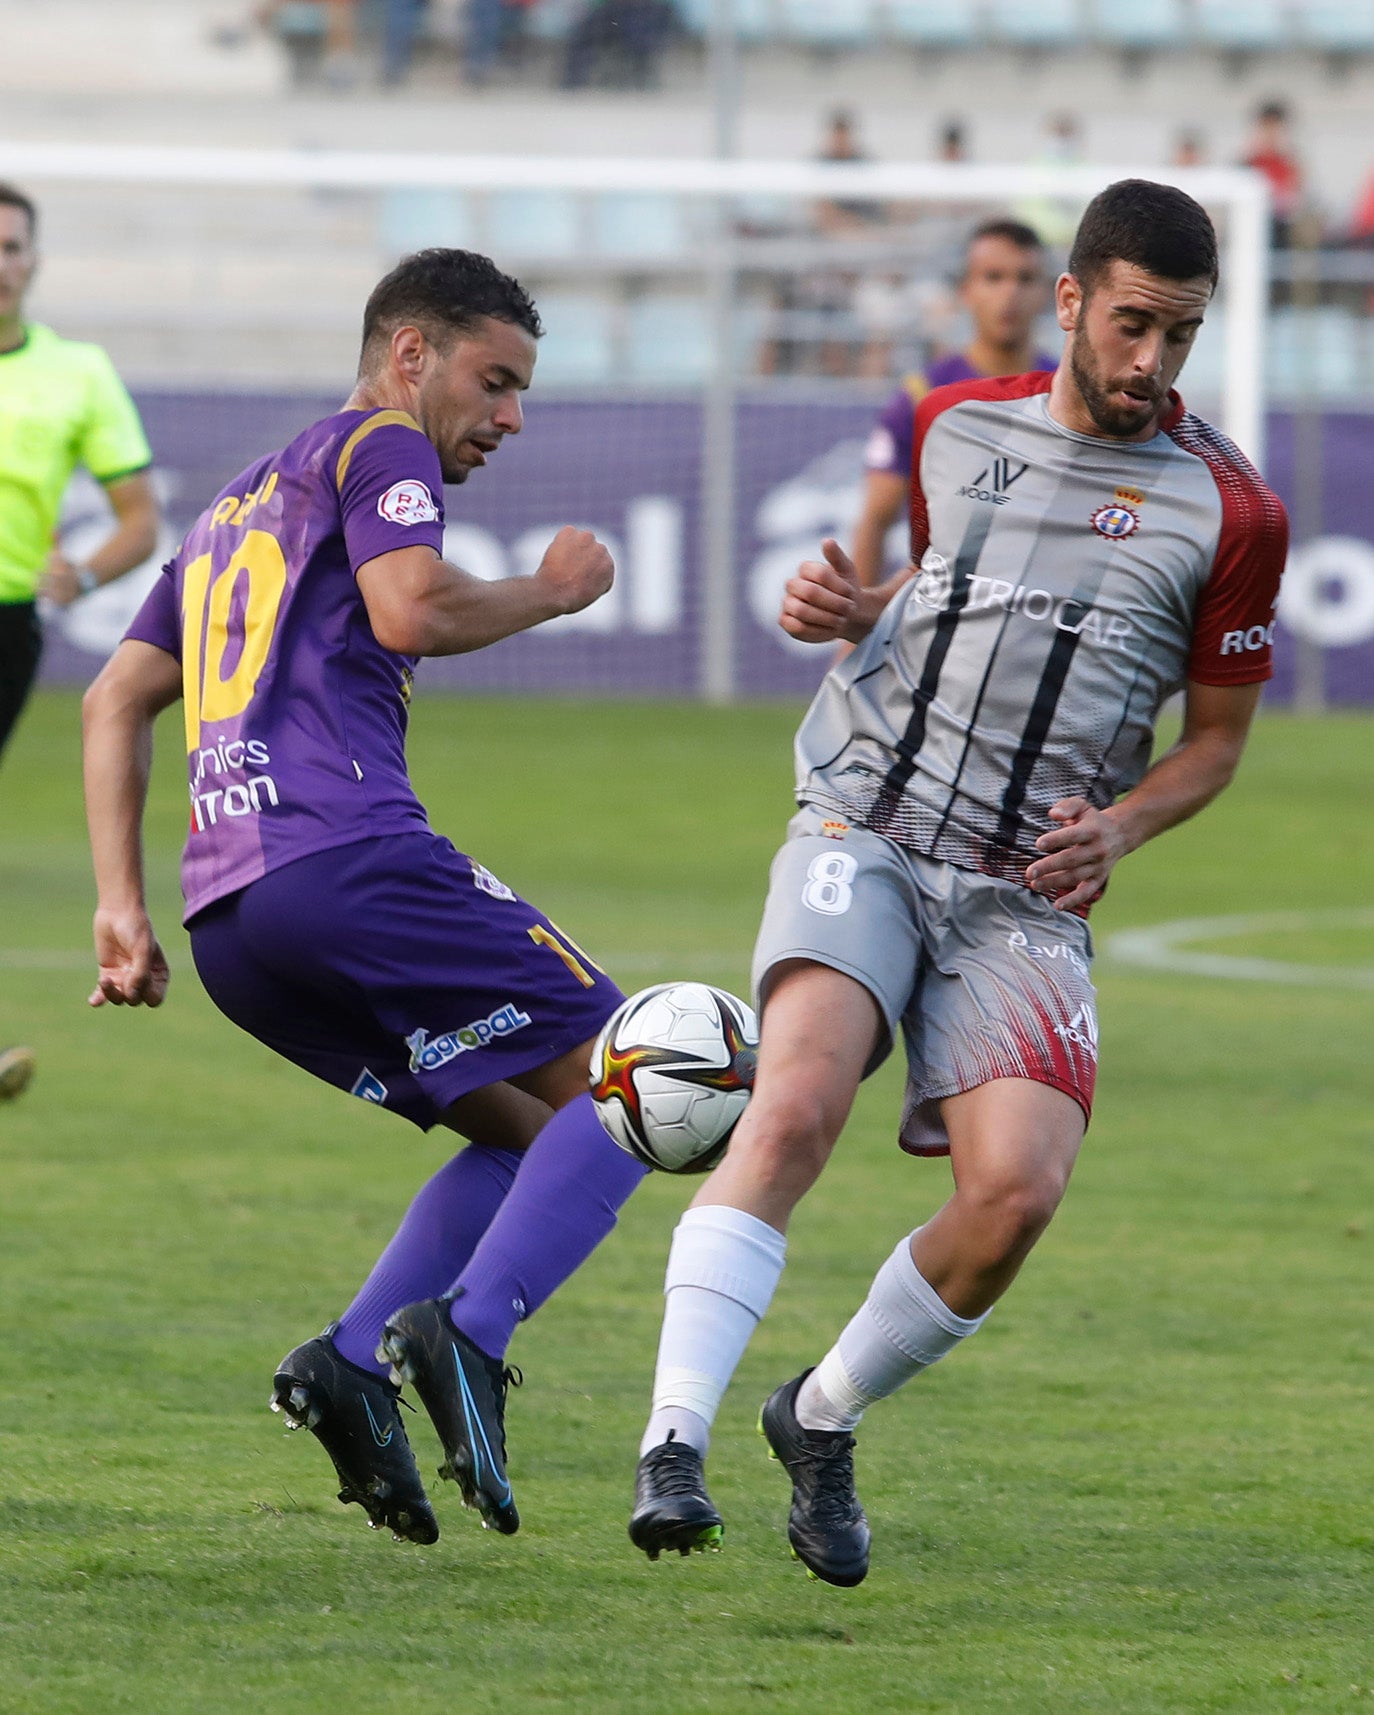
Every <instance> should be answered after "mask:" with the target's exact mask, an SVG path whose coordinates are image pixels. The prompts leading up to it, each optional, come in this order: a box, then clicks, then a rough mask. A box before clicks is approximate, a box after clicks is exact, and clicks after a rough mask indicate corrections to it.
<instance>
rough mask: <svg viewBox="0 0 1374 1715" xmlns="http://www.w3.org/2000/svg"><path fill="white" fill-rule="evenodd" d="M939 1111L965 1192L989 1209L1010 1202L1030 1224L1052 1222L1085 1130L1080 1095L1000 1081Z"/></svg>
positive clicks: (1037, 1084) (1045, 1086) (956, 1174)
mask: <svg viewBox="0 0 1374 1715" xmlns="http://www.w3.org/2000/svg"><path fill="white" fill-rule="evenodd" d="M940 1107H941V1115H942V1118H943V1120H944V1124H945V1130H946V1132H947V1133H948V1135H949V1144H950V1167H951V1169H952V1171H953V1174H954V1183H955V1186H956V1188H957V1189H958V1191H959V1192H960V1194H961V1195H963V1196H965V1197H969V1198H972V1199H974V1200H976V1201H982V1202H986V1203H988V1204H995V1203H999V1202H1007V1201H1011V1202H1013V1203H1016V1204H1018V1205H1021V1206H1023V1208H1024V1212H1025V1214H1026V1215H1027V1217H1028V1218H1029V1219H1031V1220H1032V1221H1035V1220H1036V1219H1037V1218H1039V1219H1042V1220H1044V1221H1047V1220H1048V1219H1049V1217H1050V1215H1052V1214H1053V1213H1054V1210H1055V1209H1056V1208H1057V1207H1058V1204H1059V1200H1060V1198H1061V1197H1062V1196H1063V1195H1064V1190H1065V1188H1066V1186H1067V1185H1068V1182H1069V1175H1070V1174H1071V1173H1072V1171H1073V1166H1074V1162H1075V1161H1076V1160H1077V1159H1078V1151H1079V1147H1080V1145H1081V1144H1082V1142H1083V1134H1084V1131H1085V1129H1086V1126H1087V1120H1086V1118H1085V1116H1084V1113H1083V1109H1082V1108H1081V1107H1080V1105H1079V1104H1078V1102H1077V1101H1076V1100H1075V1099H1074V1097H1072V1096H1070V1095H1066V1094H1065V1092H1064V1091H1063V1090H1059V1089H1056V1088H1055V1087H1054V1086H1053V1085H1052V1084H1045V1083H1041V1082H1039V1081H1038V1080H1036V1079H1033V1078H995V1079H993V1080H992V1081H991V1082H990V1083H986V1084H980V1085H978V1086H977V1088H976V1089H972V1090H966V1091H964V1092H963V1093H962V1094H960V1095H957V1096H949V1097H947V1098H946V1099H945V1100H944V1101H943V1102H942V1103H941V1104H940Z"/></svg>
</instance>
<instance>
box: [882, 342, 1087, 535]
mask: <svg viewBox="0 0 1374 1715" xmlns="http://www.w3.org/2000/svg"><path fill="white" fill-rule="evenodd" d="M1053 380H1054V372H1053V371H1052V370H1049V371H1046V370H1041V369H1035V370H1032V371H1031V372H1030V374H1029V375H999V376H980V377H979V378H978V379H977V380H975V381H953V382H951V383H950V384H949V385H948V386H947V387H932V388H931V390H930V392H929V393H927V394H926V396H925V398H924V399H922V400H921V402H920V403H919V404H918V405H917V407H916V419H915V422H914V423H913V424H912V430H911V509H910V510H911V563H912V565H913V566H919V565H920V563H921V555H922V554H924V553H925V551H926V549H927V548H928V547H929V546H930V514H929V513H928V511H927V510H926V497H925V491H924V490H923V489H922V487H921V449H922V447H923V446H924V445H925V438H926V433H927V431H928V430H929V428H930V425H931V424H932V423H933V422H934V421H935V419H936V418H937V417H938V416H939V415H940V413H941V411H947V410H948V409H949V408H950V406H951V405H960V404H962V403H963V402H964V400H966V399H1026V398H1029V397H1030V395H1031V394H1032V393H1048V392H1049V390H1050V383H1051V382H1052V381H1053Z"/></svg>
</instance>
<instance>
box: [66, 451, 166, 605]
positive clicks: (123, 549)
mask: <svg viewBox="0 0 1374 1715" xmlns="http://www.w3.org/2000/svg"><path fill="white" fill-rule="evenodd" d="M105 492H106V494H107V495H108V496H109V497H110V505H111V507H112V508H113V509H114V515H115V527H114V530H113V531H112V532H111V533H110V535H109V536H108V537H107V538H106V540H105V541H103V542H102V543H101V544H100V546H99V547H98V548H97V549H96V551H95V552H94V553H93V554H90V555H88V556H87V558H86V560H85V562H84V564H81V565H78V564H76V563H75V562H74V561H72V560H69V559H68V558H67V557H66V555H65V554H63V553H61V552H60V551H59V550H56V549H55V550H54V551H53V553H52V555H51V556H50V557H49V560H48V564H47V568H46V570H45V572H44V574H43V582H42V584H41V585H40V586H39V594H40V595H43V596H46V597H47V599H48V600H49V601H52V602H56V603H57V605H58V606H59V607H68V606H70V605H71V603H72V602H74V601H75V600H76V598H77V597H78V596H79V595H83V594H87V593H89V589H88V587H86V584H83V580H82V576H81V574H82V573H83V572H89V573H90V574H91V575H92V577H93V578H94V580H95V585H96V587H99V585H101V584H108V583H112V582H113V581H114V579H115V578H122V577H123V576H124V574H125V572H131V571H133V569H134V567H135V566H141V565H142V564H143V562H144V561H145V560H146V559H147V558H148V557H149V555H150V554H151V553H152V552H153V550H154V548H156V546H157V527H158V519H159V511H158V503H157V495H156V494H155V493H154V491H153V482H152V478H151V476H150V475H149V473H148V472H147V471H135V473H134V474H133V475H132V476H125V477H121V478H120V479H119V481H118V482H112V483H109V484H108V485H107V486H106V489H105ZM88 582H89V580H87V584H88Z"/></svg>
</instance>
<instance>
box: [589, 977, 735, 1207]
mask: <svg viewBox="0 0 1374 1715" xmlns="http://www.w3.org/2000/svg"><path fill="white" fill-rule="evenodd" d="M758 1046H759V1026H758V1020H757V1019H756V1018H755V1017H754V1014H753V1011H752V1009H751V1008H750V1007H748V1006H746V1005H745V1004H744V1002H743V1001H742V1000H739V999H737V998H736V997H735V996H734V995H732V994H727V993H726V992H725V991H724V990H723V989H717V988H711V987H710V986H709V985H708V984H706V983H659V984H657V985H656V986H655V987H654V988H647V989H641V990H640V992H639V993H638V994H634V995H631V996H630V998H629V999H628V1000H627V1001H624V1002H623V1003H622V1004H621V1005H620V1006H619V1007H618V1008H617V1009H616V1010H615V1012H613V1013H612V1014H611V1016H610V1018H608V1019H607V1020H606V1023H605V1026H604V1027H603V1029H602V1031H601V1034H600V1036H598V1037H597V1039H596V1046H595V1047H594V1048H593V1049H592V1064H591V1081H592V1100H593V1101H594V1102H595V1103H596V1111H597V1113H598V1114H599V1115H600V1117H601V1123H602V1125H604V1126H605V1128H606V1130H607V1131H608V1132H609V1133H610V1134H611V1136H612V1137H613V1138H614V1139H615V1141H616V1142H617V1143H618V1144H619V1145H620V1147H621V1148H622V1149H624V1150H628V1151H629V1153H630V1154H631V1155H633V1156H634V1157H635V1158H636V1160H639V1161H642V1162H643V1163H644V1165H645V1166H646V1167H655V1168H657V1169H658V1170H659V1172H661V1173H704V1172H705V1171H706V1170H707V1169H708V1168H710V1167H714V1166H715V1164H716V1163H717V1162H718V1161H719V1160H720V1158H721V1156H723V1155H724V1154H725V1150H726V1146H727V1145H728V1143H729V1142H730V1134H731V1133H732V1132H733V1131H734V1129H735V1126H736V1124H737V1123H738V1121H739V1117H740V1115H741V1114H742V1113H743V1112H744V1109H745V1107H746V1105H747V1103H748V1101H749V1092H750V1090H752V1088H753V1086H754V1068H755V1065H756V1064H757V1061H758Z"/></svg>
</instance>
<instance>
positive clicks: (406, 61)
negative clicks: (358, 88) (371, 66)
mask: <svg viewBox="0 0 1374 1715" xmlns="http://www.w3.org/2000/svg"><path fill="white" fill-rule="evenodd" d="M428 9H429V0H386V10H385V11H384V12H383V14H382V82H383V83H386V84H397V83H404V82H405V80H406V78H407V77H408V76H409V75H410V67H411V63H412V61H413V60H414V58H415V39H416V37H417V36H418V35H419V33H420V25H421V24H422V23H423V22H424V16H425V13H426V12H427V11H428Z"/></svg>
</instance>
